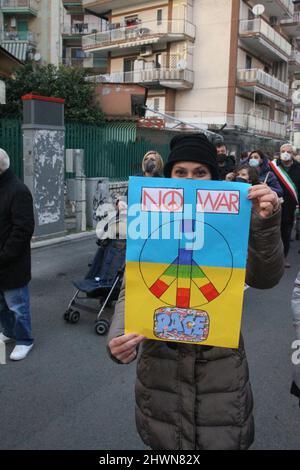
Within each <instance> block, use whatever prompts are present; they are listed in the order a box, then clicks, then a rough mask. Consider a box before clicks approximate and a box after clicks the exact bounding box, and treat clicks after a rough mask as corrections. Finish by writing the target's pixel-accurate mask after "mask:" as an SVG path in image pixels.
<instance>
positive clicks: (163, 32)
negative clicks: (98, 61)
mask: <svg viewBox="0 0 300 470" xmlns="http://www.w3.org/2000/svg"><path fill="white" fill-rule="evenodd" d="M110 26H111V27H112V26H113V25H110ZM195 35H196V28H195V26H194V25H193V24H192V23H190V22H188V21H185V20H172V21H162V22H161V24H157V21H149V22H145V23H140V24H138V25H134V26H124V27H123V28H117V29H110V30H108V31H104V32H101V33H95V34H92V35H88V36H85V37H83V40H82V44H83V48H84V49H97V48H106V49H107V48H109V47H111V46H112V47H117V46H119V45H120V47H122V46H123V47H124V45H126V42H127V43H129V46H130V45H134V43H135V42H137V41H139V40H143V39H147V38H151V37H153V36H156V37H157V40H159V39H160V37H161V36H163V37H168V38H169V40H171V39H172V37H174V39H175V40H176V39H177V38H178V36H187V37H190V38H192V39H194V38H195Z"/></svg>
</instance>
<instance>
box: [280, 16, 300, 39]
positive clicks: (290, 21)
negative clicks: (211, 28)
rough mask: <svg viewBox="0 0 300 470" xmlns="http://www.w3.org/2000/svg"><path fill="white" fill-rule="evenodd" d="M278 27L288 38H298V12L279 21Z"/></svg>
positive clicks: (299, 31) (299, 26)
mask: <svg viewBox="0 0 300 470" xmlns="http://www.w3.org/2000/svg"><path fill="white" fill-rule="evenodd" d="M280 26H281V28H282V29H283V31H284V32H285V33H286V34H287V35H288V36H289V37H291V38H298V37H300V12H299V11H298V12H296V13H294V15H293V16H291V17H289V18H284V19H283V20H281V22H280Z"/></svg>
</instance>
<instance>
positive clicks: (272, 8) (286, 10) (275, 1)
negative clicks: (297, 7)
mask: <svg viewBox="0 0 300 470" xmlns="http://www.w3.org/2000/svg"><path fill="white" fill-rule="evenodd" d="M256 3H262V4H263V5H264V7H265V9H266V14H267V15H269V16H277V17H278V18H280V17H282V16H283V15H286V14H288V15H292V14H293V13H294V3H293V0H260V1H259V2H256Z"/></svg>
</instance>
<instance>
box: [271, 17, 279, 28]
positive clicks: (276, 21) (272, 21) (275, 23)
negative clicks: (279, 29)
mask: <svg viewBox="0 0 300 470" xmlns="http://www.w3.org/2000/svg"><path fill="white" fill-rule="evenodd" d="M270 24H271V26H276V25H278V24H279V21H278V18H277V16H270Z"/></svg>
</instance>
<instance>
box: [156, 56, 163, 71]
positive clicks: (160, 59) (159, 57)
mask: <svg viewBox="0 0 300 470" xmlns="http://www.w3.org/2000/svg"><path fill="white" fill-rule="evenodd" d="M161 61H162V55H161V54H156V56H155V68H157V69H160V68H161Z"/></svg>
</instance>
